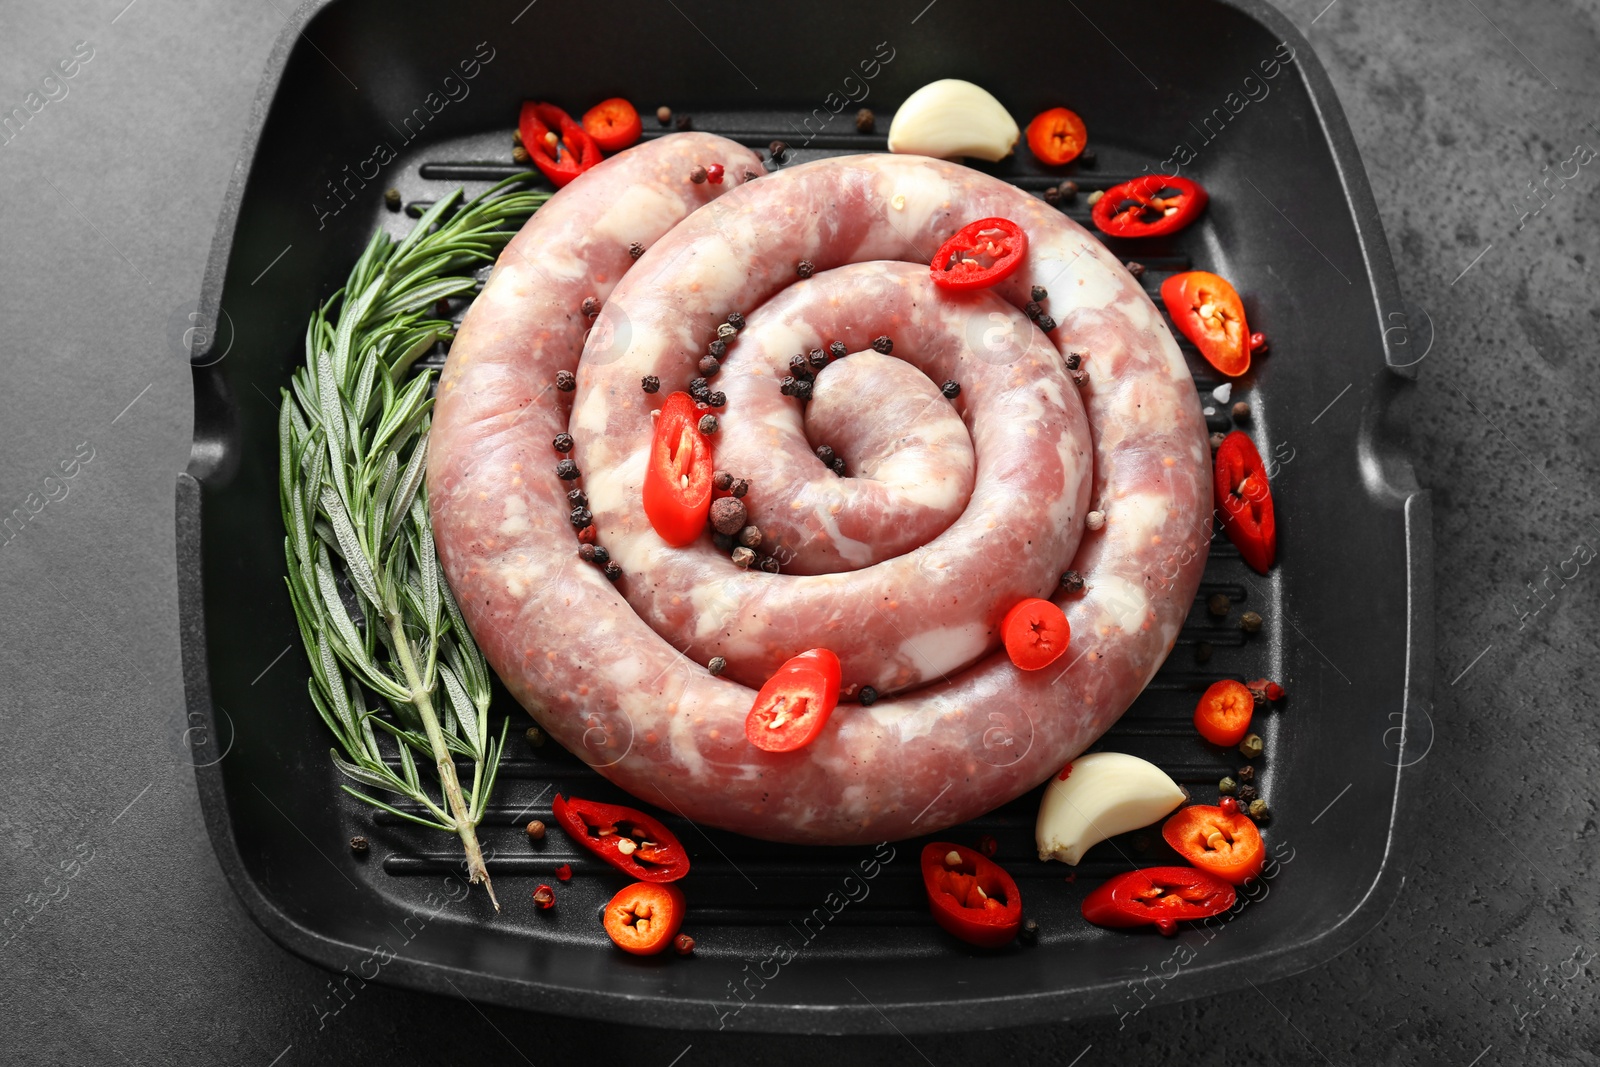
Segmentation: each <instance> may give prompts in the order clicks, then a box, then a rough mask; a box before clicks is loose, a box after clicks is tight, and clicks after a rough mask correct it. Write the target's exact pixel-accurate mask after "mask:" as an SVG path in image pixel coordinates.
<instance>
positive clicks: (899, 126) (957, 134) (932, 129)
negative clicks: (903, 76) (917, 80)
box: [889, 78, 1022, 163]
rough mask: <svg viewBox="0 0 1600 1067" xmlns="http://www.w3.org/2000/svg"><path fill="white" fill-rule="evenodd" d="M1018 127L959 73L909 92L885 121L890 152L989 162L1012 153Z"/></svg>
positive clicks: (988, 95) (983, 91) (1019, 133)
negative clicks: (892, 115) (955, 76)
mask: <svg viewBox="0 0 1600 1067" xmlns="http://www.w3.org/2000/svg"><path fill="white" fill-rule="evenodd" d="M1021 136H1022V131H1021V130H1019V129H1018V128H1017V123H1016V120H1015V119H1013V118H1012V117H1011V114H1010V113H1009V112H1008V111H1006V109H1005V107H1004V106H1002V105H1001V103H1000V101H998V100H996V99H995V98H994V95H993V94H992V93H990V92H989V91H988V90H987V89H984V88H982V87H980V86H977V85H974V84H972V83H971V82H969V81H962V80H961V79H960V78H943V79H941V80H939V81H936V82H929V83H928V84H927V85H924V86H923V87H922V88H920V89H918V90H917V91H916V92H914V93H912V94H911V95H910V96H908V97H906V102H905V103H903V104H901V105H900V109H899V110H898V111H896V112H895V113H894V121H893V122H891V123H890V124H889V151H891V152H909V153H911V154H913V155H922V156H935V157H937V158H939V159H954V158H956V157H958V156H971V157H972V158H974V159H986V160H988V161H989V162H991V163H993V162H995V161H997V160H1001V159H1004V158H1005V157H1006V156H1009V155H1010V154H1011V150H1012V148H1013V147H1015V145H1016V143H1017V139H1018V138H1019V137H1021Z"/></svg>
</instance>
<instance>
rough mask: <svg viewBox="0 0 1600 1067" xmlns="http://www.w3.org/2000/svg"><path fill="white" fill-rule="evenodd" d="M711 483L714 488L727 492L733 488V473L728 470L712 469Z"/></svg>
mask: <svg viewBox="0 0 1600 1067" xmlns="http://www.w3.org/2000/svg"><path fill="white" fill-rule="evenodd" d="M711 485H712V487H713V488H716V489H720V490H722V491H723V492H724V493H726V492H727V491H728V490H729V489H732V488H733V475H731V474H729V473H728V472H727V471H712V472H711Z"/></svg>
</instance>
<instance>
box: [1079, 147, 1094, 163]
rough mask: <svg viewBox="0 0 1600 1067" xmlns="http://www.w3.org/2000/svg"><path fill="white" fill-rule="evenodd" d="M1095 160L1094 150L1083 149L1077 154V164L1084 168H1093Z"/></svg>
mask: <svg viewBox="0 0 1600 1067" xmlns="http://www.w3.org/2000/svg"><path fill="white" fill-rule="evenodd" d="M1096 159H1097V157H1096V156H1095V154H1094V149H1092V148H1085V149H1084V150H1083V151H1082V152H1079V153H1078V162H1079V163H1081V164H1083V165H1084V166H1085V167H1093V166H1094V165H1095V162H1096Z"/></svg>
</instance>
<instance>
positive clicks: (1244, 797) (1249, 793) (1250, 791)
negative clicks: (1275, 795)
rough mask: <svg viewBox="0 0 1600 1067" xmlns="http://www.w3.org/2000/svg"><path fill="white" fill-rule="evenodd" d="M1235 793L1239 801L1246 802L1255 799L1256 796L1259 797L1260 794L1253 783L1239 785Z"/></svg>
mask: <svg viewBox="0 0 1600 1067" xmlns="http://www.w3.org/2000/svg"><path fill="white" fill-rule="evenodd" d="M1235 795H1236V796H1237V797H1238V798H1239V803H1241V804H1248V803H1250V802H1251V801H1252V800H1254V799H1256V797H1259V796H1260V795H1261V791H1260V790H1259V789H1257V788H1256V787H1255V786H1253V785H1241V786H1240V787H1239V791H1238V793H1236V794H1235Z"/></svg>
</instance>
